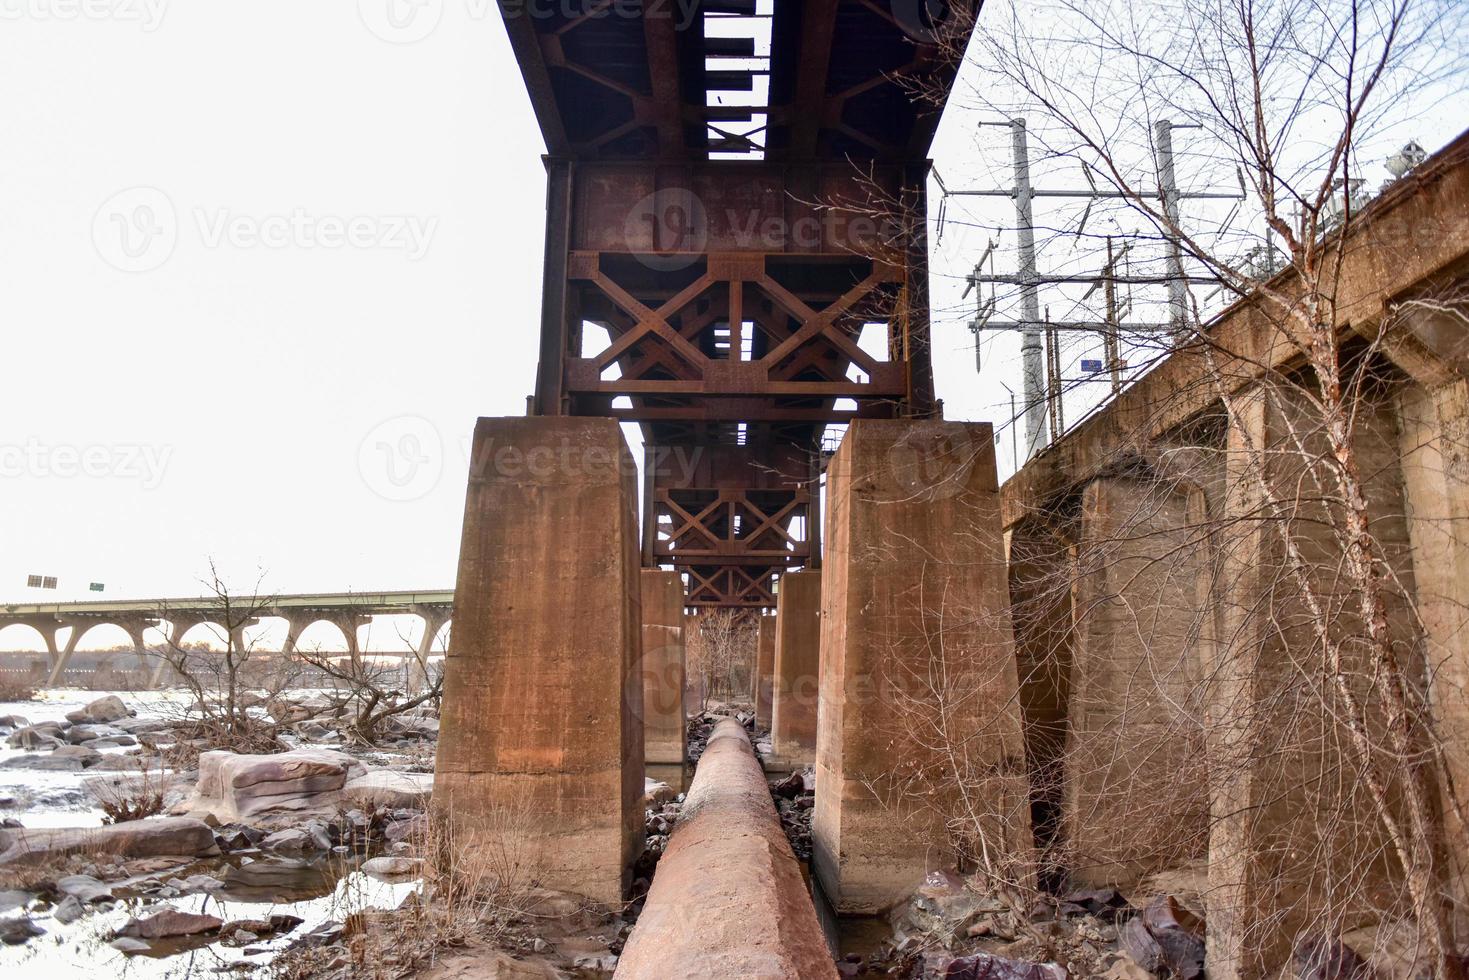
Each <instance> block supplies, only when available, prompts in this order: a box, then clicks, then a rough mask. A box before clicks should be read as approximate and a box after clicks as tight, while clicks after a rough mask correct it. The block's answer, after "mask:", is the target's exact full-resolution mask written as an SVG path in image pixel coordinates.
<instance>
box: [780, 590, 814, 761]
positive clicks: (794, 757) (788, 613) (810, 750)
mask: <svg viewBox="0 0 1469 980" xmlns="http://www.w3.org/2000/svg"><path fill="white" fill-rule="evenodd" d="M778 601H779V606H778V607H777V610H776V616H775V681H774V684H773V685H772V699H771V709H770V732H771V749H772V751H773V752H774V758H773V759H771V765H772V767H773V768H777V769H803V768H805V767H806V766H809V765H812V764H813V763H815V761H816V704H817V694H818V691H819V687H820V681H821V573H820V572H792V573H790V574H789V575H785V576H783V577H782V578H781V580H780V596H779V600H778Z"/></svg>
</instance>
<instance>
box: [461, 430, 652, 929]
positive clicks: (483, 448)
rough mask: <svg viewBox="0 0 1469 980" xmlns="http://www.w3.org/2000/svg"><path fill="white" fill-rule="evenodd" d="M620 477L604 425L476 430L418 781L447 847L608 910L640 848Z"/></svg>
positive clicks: (630, 591)
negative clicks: (513, 842) (501, 840)
mask: <svg viewBox="0 0 1469 980" xmlns="http://www.w3.org/2000/svg"><path fill="white" fill-rule="evenodd" d="M634 474H635V470H634V467H633V465H632V457H631V456H630V455H629V453H628V450H627V446H626V443H625V442H624V441H623V438H622V433H621V431H620V430H619V429H618V426H617V423H615V422H613V421H611V420H609V419H574V418H514V419H481V420H480V422H479V424H478V425H477V426H476V428H475V432H474V453H473V457H472V465H471V471H470V478H469V493H468V496H467V499H466V501H465V507H464V535H463V539H462V543H461V545H460V552H459V580H458V584H457V586H456V589H455V593H454V637H453V640H452V642H451V644H450V648H449V655H448V659H447V663H446V666H445V680H444V715H443V725H442V735H441V739H440V742H439V753H438V765H437V769H436V771H435V778H434V799H435V801H436V802H437V803H439V804H441V805H442V806H444V807H445V810H446V812H447V813H448V814H449V817H450V818H451V820H452V821H453V825H454V827H455V830H456V834H457V836H458V839H459V840H460V841H463V842H465V843H471V842H473V841H474V840H475V838H476V837H480V836H483V835H486V834H493V833H497V832H510V833H515V834H518V835H523V836H522V837H521V838H520V839H521V840H522V841H523V843H524V846H525V847H526V848H527V850H528V853H527V854H526V857H525V860H526V861H527V862H528V863H530V862H533V863H531V864H529V866H534V867H535V868H536V869H537V877H538V878H539V879H540V881H541V884H543V885H545V886H546V887H549V888H555V889H559V890H563V891H569V892H575V893H577V894H581V895H586V896H587V897H589V898H591V899H593V900H595V901H598V902H603V903H607V904H615V903H618V902H621V901H622V899H623V898H624V892H625V890H626V886H627V883H628V870H629V868H630V867H631V866H632V862H633V861H634V860H635V859H636V858H637V856H638V854H639V852H640V851H641V850H642V838H643V809H642V796H643V724H642V720H641V715H642V695H643V687H642V677H641V676H640V675H639V673H638V672H637V667H638V656H639V651H640V649H641V642H640V637H639V632H640V630H641V629H642V615H641V610H640V602H639V591H640V589H639V586H640V582H639V578H638V553H637V542H638V533H637V516H636V512H635V506H636V500H637V497H636V494H635V480H634ZM522 813H528V814H530V815H532V816H531V817H530V819H525V820H521V819H520V818H519V817H518V816H517V815H518V814H522Z"/></svg>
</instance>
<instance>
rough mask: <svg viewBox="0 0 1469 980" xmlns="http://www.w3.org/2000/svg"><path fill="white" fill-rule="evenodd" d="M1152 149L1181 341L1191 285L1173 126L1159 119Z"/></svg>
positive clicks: (1173, 313) (1173, 314)
mask: <svg viewBox="0 0 1469 980" xmlns="http://www.w3.org/2000/svg"><path fill="white" fill-rule="evenodd" d="M1153 145H1154V147H1155V152H1156V153H1157V154H1158V197H1159V199H1160V200H1161V202H1162V204H1163V213H1164V214H1165V215H1166V216H1167V218H1168V224H1169V227H1168V228H1167V229H1166V231H1167V235H1168V306H1169V310H1170V313H1169V322H1170V323H1172V325H1173V335H1174V336H1175V337H1182V336H1183V335H1184V334H1185V333H1186V332H1187V331H1188V321H1189V315H1188V305H1189V304H1188V282H1187V281H1186V280H1185V279H1184V277H1183V246H1182V243H1181V242H1180V241H1179V239H1178V230H1179V228H1180V227H1181V225H1180V223H1179V222H1180V218H1179V212H1178V178H1177V176H1176V174H1175V173H1174V170H1173V123H1172V121H1170V120H1168V119H1159V120H1158V121H1157V122H1155V123H1154V124H1153Z"/></svg>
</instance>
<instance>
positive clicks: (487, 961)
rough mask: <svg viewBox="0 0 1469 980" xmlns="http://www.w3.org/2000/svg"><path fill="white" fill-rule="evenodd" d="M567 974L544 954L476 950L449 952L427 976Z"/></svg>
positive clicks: (550, 978)
mask: <svg viewBox="0 0 1469 980" xmlns="http://www.w3.org/2000/svg"><path fill="white" fill-rule="evenodd" d="M563 976H564V974H562V973H561V972H560V971H559V970H557V969H556V968H555V967H554V966H552V965H551V964H550V963H548V962H546V961H545V960H543V959H540V958H534V959H526V960H517V959H515V958H514V957H512V956H510V955H509V954H508V953H501V952H493V953H489V954H484V953H472V954H461V955H456V956H449V957H446V958H445V959H443V960H442V961H440V962H439V964H438V965H436V966H435V967H434V968H433V969H432V970H430V971H428V972H427V973H425V974H423V980H561V978H562V977H563Z"/></svg>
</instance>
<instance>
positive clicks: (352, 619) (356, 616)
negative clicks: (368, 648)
mask: <svg viewBox="0 0 1469 980" xmlns="http://www.w3.org/2000/svg"><path fill="white" fill-rule="evenodd" d="M322 620H325V621H326V622H328V623H331V624H332V625H333V626H335V627H336V628H337V629H338V630H340V631H341V633H342V638H343V639H344V640H346V642H347V655H348V656H349V657H351V658H352V659H353V660H354V661H356V660H357V659H358V658H359V657H361V656H362V638H361V634H360V632H359V631H360V630H361V628H362V627H364V626H369V625H371V624H372V616H371V614H369V613H362V612H356V611H338V612H330V613H326V614H323V615H321V616H319V617H318V619H317V621H318V622H320V621H322Z"/></svg>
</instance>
